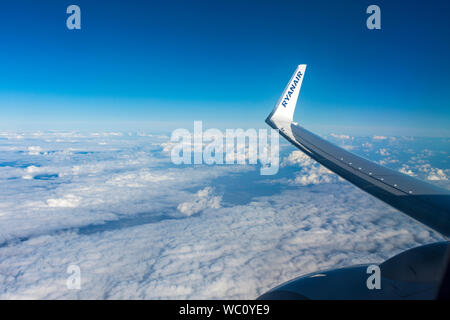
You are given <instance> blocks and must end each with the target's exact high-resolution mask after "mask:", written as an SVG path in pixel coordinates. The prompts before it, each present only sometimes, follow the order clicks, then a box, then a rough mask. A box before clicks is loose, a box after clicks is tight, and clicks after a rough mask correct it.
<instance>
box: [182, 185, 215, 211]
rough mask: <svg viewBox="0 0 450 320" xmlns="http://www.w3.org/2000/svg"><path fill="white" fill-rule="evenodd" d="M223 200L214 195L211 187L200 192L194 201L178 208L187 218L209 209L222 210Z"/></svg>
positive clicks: (184, 203) (183, 203)
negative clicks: (221, 202)
mask: <svg viewBox="0 0 450 320" xmlns="http://www.w3.org/2000/svg"><path fill="white" fill-rule="evenodd" d="M221 200H222V197H220V196H214V195H213V189H212V188H211V187H206V188H204V189H202V190H199V191H198V192H197V193H196V194H195V198H194V199H193V200H192V201H186V202H182V203H180V204H179V205H178V206H177V210H178V211H179V212H181V213H182V214H184V215H186V216H191V215H193V214H195V213H198V212H200V211H203V210H205V209H207V208H211V209H218V208H220V201H221Z"/></svg>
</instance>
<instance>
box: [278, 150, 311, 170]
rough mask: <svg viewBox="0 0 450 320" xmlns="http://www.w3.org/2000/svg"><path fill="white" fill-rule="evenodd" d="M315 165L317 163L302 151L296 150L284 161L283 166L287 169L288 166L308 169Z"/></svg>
mask: <svg viewBox="0 0 450 320" xmlns="http://www.w3.org/2000/svg"><path fill="white" fill-rule="evenodd" d="M314 163H315V161H314V160H313V159H311V157H308V156H307V155H306V154H305V153H303V152H301V151H298V150H295V151H292V152H291V153H290V154H289V156H287V157H285V158H284V159H283V162H282V163H281V166H282V167H285V166H288V165H298V166H299V167H307V166H311V165H313V164H314Z"/></svg>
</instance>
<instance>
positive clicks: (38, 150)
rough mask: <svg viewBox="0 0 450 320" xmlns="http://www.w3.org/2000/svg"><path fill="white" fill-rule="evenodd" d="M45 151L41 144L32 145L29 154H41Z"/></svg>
mask: <svg viewBox="0 0 450 320" xmlns="http://www.w3.org/2000/svg"><path fill="white" fill-rule="evenodd" d="M42 152H43V150H42V148H41V147H40V146H30V147H28V154H29V155H33V156H34V155H39V154H41V153H42Z"/></svg>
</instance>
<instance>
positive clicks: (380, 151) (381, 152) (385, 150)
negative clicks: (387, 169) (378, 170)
mask: <svg viewBox="0 0 450 320" xmlns="http://www.w3.org/2000/svg"><path fill="white" fill-rule="evenodd" d="M378 153H379V154H381V155H382V156H389V155H390V153H389V151H387V149H386V148H381V149H380V150H378Z"/></svg>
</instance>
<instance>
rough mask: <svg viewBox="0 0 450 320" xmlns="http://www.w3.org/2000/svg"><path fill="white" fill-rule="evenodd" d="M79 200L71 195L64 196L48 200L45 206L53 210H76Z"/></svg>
mask: <svg viewBox="0 0 450 320" xmlns="http://www.w3.org/2000/svg"><path fill="white" fill-rule="evenodd" d="M80 201H81V198H80V197H77V196H74V195H73V194H68V195H65V196H64V198H59V199H48V200H47V204H48V206H49V207H53V208H58V207H61V208H76V207H78V205H79V204H80Z"/></svg>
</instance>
